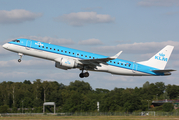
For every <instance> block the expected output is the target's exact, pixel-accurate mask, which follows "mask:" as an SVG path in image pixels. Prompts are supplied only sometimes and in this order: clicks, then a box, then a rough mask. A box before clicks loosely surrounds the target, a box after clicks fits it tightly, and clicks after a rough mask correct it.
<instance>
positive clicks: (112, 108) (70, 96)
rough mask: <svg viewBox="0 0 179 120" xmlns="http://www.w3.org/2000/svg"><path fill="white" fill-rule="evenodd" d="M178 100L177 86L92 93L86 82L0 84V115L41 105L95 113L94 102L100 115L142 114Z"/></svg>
mask: <svg viewBox="0 0 179 120" xmlns="http://www.w3.org/2000/svg"><path fill="white" fill-rule="evenodd" d="M178 97H179V86H176V85H170V84H169V85H167V86H166V85H165V84H164V83H163V82H156V83H149V82H148V81H147V82H146V83H144V84H143V86H142V87H135V88H125V89H124V88H114V89H113V90H108V89H102V88H96V89H95V90H94V89H92V87H91V86H90V84H89V83H88V82H84V81H79V80H76V81H74V82H70V84H69V85H64V84H62V83H58V82H56V81H42V80H40V79H36V80H35V81H33V84H32V83H31V82H30V80H25V81H24V82H11V81H8V82H6V81H4V82H1V83H0V112H3V111H1V110H4V109H6V110H5V111H6V112H22V111H21V108H29V109H26V110H23V112H42V107H43V103H44V102H55V103H56V106H57V112H96V111H97V102H99V103H100V107H99V108H100V112H133V111H146V110H148V107H149V106H150V105H151V102H152V101H153V100H159V99H178ZM165 106H166V105H165ZM7 108H8V109H7ZM49 111H50V109H49Z"/></svg>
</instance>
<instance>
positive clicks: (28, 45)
mask: <svg viewBox="0 0 179 120" xmlns="http://www.w3.org/2000/svg"><path fill="white" fill-rule="evenodd" d="M31 44H32V41H31V40H27V42H26V49H28V50H29V49H30V47H31Z"/></svg>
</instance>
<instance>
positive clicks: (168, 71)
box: [152, 69, 176, 75]
mask: <svg viewBox="0 0 179 120" xmlns="http://www.w3.org/2000/svg"><path fill="white" fill-rule="evenodd" d="M152 71H153V72H155V73H158V74H164V75H171V73H170V72H172V71H176V70H172V69H168V70H152Z"/></svg>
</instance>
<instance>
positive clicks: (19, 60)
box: [18, 53, 23, 62]
mask: <svg viewBox="0 0 179 120" xmlns="http://www.w3.org/2000/svg"><path fill="white" fill-rule="evenodd" d="M18 55H19V56H20V59H18V62H21V59H22V56H23V54H22V53H18Z"/></svg>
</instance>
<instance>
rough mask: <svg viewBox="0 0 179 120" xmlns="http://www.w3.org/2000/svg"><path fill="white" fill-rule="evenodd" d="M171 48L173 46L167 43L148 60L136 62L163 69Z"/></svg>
mask: <svg viewBox="0 0 179 120" xmlns="http://www.w3.org/2000/svg"><path fill="white" fill-rule="evenodd" d="M173 48H174V46H171V45H167V46H166V47H164V48H163V49H162V50H161V51H159V52H158V53H157V54H155V55H154V56H153V57H152V58H150V59H149V60H148V61H142V62H138V63H139V64H142V65H146V66H150V67H154V68H157V69H160V70H163V69H164V68H165V66H166V64H167V62H168V60H169V58H170V55H171V53H172V51H173Z"/></svg>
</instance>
